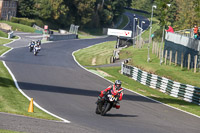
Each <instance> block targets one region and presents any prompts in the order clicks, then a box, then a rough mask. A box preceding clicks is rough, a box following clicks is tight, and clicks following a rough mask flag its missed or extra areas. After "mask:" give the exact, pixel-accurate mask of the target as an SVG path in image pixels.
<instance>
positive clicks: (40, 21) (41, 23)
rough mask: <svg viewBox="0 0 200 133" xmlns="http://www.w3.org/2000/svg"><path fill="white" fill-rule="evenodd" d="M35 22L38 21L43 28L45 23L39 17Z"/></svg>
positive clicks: (38, 24) (37, 23)
mask: <svg viewBox="0 0 200 133" xmlns="http://www.w3.org/2000/svg"><path fill="white" fill-rule="evenodd" d="M35 23H36V25H37V26H40V27H41V28H43V27H44V25H45V24H44V22H43V21H42V20H39V19H36V20H35Z"/></svg>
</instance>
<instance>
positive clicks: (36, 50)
mask: <svg viewBox="0 0 200 133" xmlns="http://www.w3.org/2000/svg"><path fill="white" fill-rule="evenodd" d="M38 52H39V47H34V51H33V53H34V55H35V56H36V55H37V54H38Z"/></svg>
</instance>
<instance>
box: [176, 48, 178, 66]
mask: <svg viewBox="0 0 200 133" xmlns="http://www.w3.org/2000/svg"><path fill="white" fill-rule="evenodd" d="M177 55H178V53H177V51H176V55H175V66H176V65H177Z"/></svg>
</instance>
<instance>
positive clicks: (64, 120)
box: [3, 44, 71, 123]
mask: <svg viewBox="0 0 200 133" xmlns="http://www.w3.org/2000/svg"><path fill="white" fill-rule="evenodd" d="M4 46H6V44H5V45H4ZM12 49H13V48H11V49H10V50H9V51H11V50H12ZM7 53H8V52H5V53H4V54H3V55H5V54H7ZM3 64H4V66H5V67H6V69H7V70H8V72H9V73H10V75H11V77H12V79H13V81H14V83H15V86H16V88H17V89H18V91H19V92H21V93H22V95H24V96H25V97H26V98H27V99H28V100H29V101H30V100H31V98H30V97H29V96H27V95H26V94H25V93H24V92H23V91H22V89H21V88H20V87H19V85H18V83H17V80H16V78H15V76H14V74H13V73H12V71H11V70H10V68H9V67H8V66H7V65H6V63H5V61H3ZM34 105H35V106H36V107H38V108H39V109H41V110H42V111H44V112H46V113H48V114H50V115H51V116H54V117H56V118H58V119H60V120H62V121H63V122H64V123H71V122H70V121H68V120H66V119H64V118H62V117H59V116H57V115H55V114H53V113H51V112H49V111H47V110H46V109H44V108H43V107H41V106H40V105H39V104H37V103H36V102H34Z"/></svg>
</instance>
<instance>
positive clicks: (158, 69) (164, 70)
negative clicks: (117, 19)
mask: <svg viewBox="0 0 200 133" xmlns="http://www.w3.org/2000/svg"><path fill="white" fill-rule="evenodd" d="M115 43H116V42H115V41H113V42H106V43H102V44H99V45H95V46H92V47H89V48H85V49H81V50H80V51H77V52H76V53H75V57H76V59H77V61H78V62H79V63H80V64H81V65H85V66H90V65H91V61H92V59H93V58H94V57H97V60H98V58H99V57H100V58H101V63H97V65H102V64H107V63H106V61H103V60H106V59H108V58H109V57H108V55H109V54H107V55H104V54H102V53H104V52H103V51H104V50H105V49H109V48H113V46H114V45H113V44H115ZM109 45H110V46H109ZM101 51H102V52H101ZM111 51H112V50H111ZM111 51H110V54H111V53H112V52H111ZM98 54H100V56H97V55H98ZM120 58H121V59H122V58H124V59H127V58H132V63H133V64H134V66H137V67H139V68H141V69H143V70H145V71H149V72H151V73H156V74H158V75H160V76H165V77H167V78H169V77H172V80H175V81H177V79H179V80H180V79H181V78H182V79H181V80H180V81H183V82H182V83H185V82H184V81H185V79H187V80H188V81H187V82H188V83H190V84H192V83H193V82H194V83H197V84H199V83H198V81H199V79H200V78H198V77H196V76H194V75H193V74H194V73H193V72H191V71H188V72H187V73H184V72H185V71H181V70H180V68H178V67H174V66H165V65H162V66H160V65H159V60H158V58H156V57H155V55H151V62H150V63H147V62H146V60H147V48H146V47H145V48H143V49H136V48H133V47H128V48H126V49H123V50H122V52H120ZM87 68H88V69H89V70H90V71H92V72H95V71H96V72H95V73H97V74H100V72H99V71H97V70H102V71H104V72H106V73H107V74H109V75H111V76H105V74H102V73H101V74H100V75H101V76H104V77H105V78H107V79H109V80H111V81H113V82H114V81H115V80H116V79H119V80H122V82H123V87H125V88H128V89H130V90H133V91H135V92H138V93H140V94H142V95H145V96H148V97H150V98H152V99H155V100H158V101H160V102H163V103H165V104H169V105H171V106H174V107H177V108H179V109H182V110H185V111H187V112H190V113H193V114H196V115H199V116H200V106H198V105H196V104H193V103H189V102H186V101H184V100H181V99H179V98H175V97H171V96H169V95H167V94H164V93H162V92H160V91H159V90H156V89H152V88H149V87H148V86H145V85H142V84H140V83H139V82H136V81H134V80H133V79H131V78H129V77H127V76H124V75H122V74H120V67H105V68H102V67H101V68H91V67H87ZM181 73H182V76H179V74H181ZM189 73H190V74H191V75H193V76H191V75H190V78H188V77H189V76H188V77H186V76H185V75H189ZM166 75H167V76H166ZM195 75H196V74H195ZM197 75H199V74H197ZM191 77H193V78H191ZM195 78H196V80H195V81H196V82H195V81H193V80H194V79H195Z"/></svg>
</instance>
